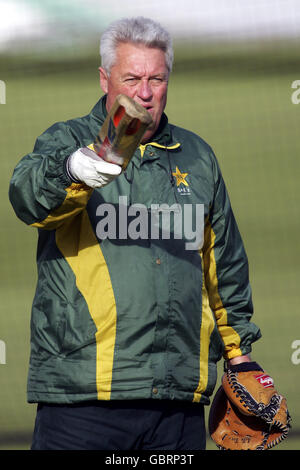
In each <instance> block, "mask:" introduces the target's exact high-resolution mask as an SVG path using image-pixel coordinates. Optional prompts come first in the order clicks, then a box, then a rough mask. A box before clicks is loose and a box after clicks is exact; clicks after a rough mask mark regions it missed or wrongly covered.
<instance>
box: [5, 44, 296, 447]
mask: <svg viewBox="0 0 300 470" xmlns="http://www.w3.org/2000/svg"><path fill="white" fill-rule="evenodd" d="M224 49H225V52H224ZM242 52H243V51H242ZM0 65H1V61H0ZM0 75H1V76H0V79H1V80H4V81H5V82H6V92H7V95H6V104H5V105H0V122H1V136H0V148H1V161H0V165H1V167H0V191H1V197H0V211H1V218H2V223H1V227H0V246H1V252H0V289H1V299H2V301H1V307H0V308H1V314H0V340H2V341H4V342H5V346H6V363H5V364H0V383H1V387H0V449H24V448H25V449H27V448H28V447H29V443H30V436H31V432H32V428H33V422H34V414H35V406H34V405H28V404H27V403H26V379H27V367H28V356H29V326H30V308H31V302H32V298H33V294H34V289H35V282H36V269H35V249H36V240H37V235H36V232H35V231H34V230H33V229H31V228H28V227H26V226H25V225H23V224H22V223H21V222H20V221H19V220H17V219H16V217H15V215H14V213H13V211H12V208H11V207H10V205H9V201H8V197H7V192H8V184H9V179H10V177H11V174H12V171H13V168H14V166H15V164H16V163H17V162H18V161H19V159H20V158H21V157H22V156H23V155H25V154H26V153H28V152H29V151H31V150H32V147H33V144H34V141H35V138H36V137H37V136H38V135H39V134H40V133H42V132H43V131H44V130H45V129H46V128H47V127H48V126H50V125H51V124H52V123H53V122H55V121H59V120H64V119H68V118H72V117H76V116H80V115H83V114H86V113H87V112H89V110H90V109H91V108H92V106H93V105H94V103H95V102H96V101H97V99H98V97H99V96H100V94H101V91H100V89H99V85H98V76H97V64H96V62H93V61H90V62H88V61H85V62H84V61H78V63H73V62H71V61H70V62H68V63H67V64H65V67H64V66H63V64H62V63H61V61H60V62H59V63H58V62H57V63H56V62H55V61H54V60H52V61H49V62H47V63H46V64H45V63H44V62H39V63H38V64H36V63H35V62H34V61H33V60H32V58H31V59H30V60H29V59H28V61H27V62H26V60H25V59H23V62H22V61H21V62H20V58H15V59H9V60H8V59H7V58H6V59H5V60H3V61H2V67H1V68H0ZM297 79H300V67H299V61H298V59H297V55H296V52H295V51H294V49H293V48H289V47H287V48H286V49H284V48H278V47H277V46H275V47H273V48H271V49H268V50H267V51H265V53H263V52H261V50H260V49H254V50H250V51H248V55H246V56H245V55H243V54H242V53H241V51H238V52H235V51H234V52H233V53H231V54H229V53H228V52H226V48H224V46H223V47H222V48H221V49H216V50H214V51H212V53H211V55H210V54H209V51H207V50H205V51H203V50H202V51H199V49H196V50H190V52H189V54H188V57H185V59H184V60H183V59H182V55H181V53H180V51H179V60H178V62H177V64H175V68H174V74H173V76H172V78H171V81H170V87H169V100H168V105H167V110H166V111H167V114H168V116H169V120H170V121H171V122H173V123H174V124H177V125H180V126H182V127H187V128H189V129H191V130H193V131H195V132H196V133H198V134H199V135H201V136H202V137H203V138H204V139H205V140H207V141H208V142H209V144H210V145H211V146H212V147H213V148H214V150H215V153H216V155H217V157H218V159H219V162H220V165H221V168H222V171H223V175H224V178H225V181H226V183H227V187H228V190H229V193H230V196H231V202H232V206H233V209H234V212H235V215H236V218H237V220H238V223H239V227H240V230H241V233H242V236H243V239H244V242H245V246H246V250H247V253H248V258H249V263H250V275H251V282H252V289H253V300H254V306H255V314H254V318H253V321H254V322H255V323H257V324H258V325H259V326H260V327H261V330H262V334H263V337H262V339H261V340H260V341H259V342H257V343H256V344H255V345H254V349H253V358H254V359H256V360H257V361H258V362H260V363H261V365H263V366H264V368H265V369H266V370H267V371H268V373H269V374H270V375H272V376H273V378H275V383H276V386H277V388H278V389H279V391H280V392H281V393H282V394H284V395H286V396H287V398H288V404H289V409H290V412H291V414H292V417H293V429H292V431H291V434H290V438H289V439H288V440H286V441H285V442H284V443H282V444H281V445H280V446H278V447H276V448H275V449H276V450H277V449H278V450H284V449H300V406H299V403H298V400H299V385H300V364H298V365H297V364H294V363H293V362H292V359H291V357H292V353H293V349H292V346H291V345H292V342H293V341H294V340H300V327H299V280H300V279H299V265H300V250H299V231H300V218H299V203H300V200H299V189H298V180H299V171H300V139H299V129H300V126H299V123H300V104H299V105H295V104H293V103H292V101H291V93H292V89H291V84H292V82H293V81H294V80H297ZM221 366H222V365H221V364H220V374H221ZM208 449H214V445H213V443H211V441H210V440H209V441H208Z"/></svg>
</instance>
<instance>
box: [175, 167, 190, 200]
mask: <svg viewBox="0 0 300 470" xmlns="http://www.w3.org/2000/svg"><path fill="white" fill-rule="evenodd" d="M172 175H173V176H175V178H176V188H177V191H178V192H179V194H181V195H183V196H185V195H189V194H190V193H191V190H190V187H189V183H188V182H187V181H186V177H187V176H188V173H184V172H181V171H180V169H179V168H178V166H176V171H174V172H173V173H172Z"/></svg>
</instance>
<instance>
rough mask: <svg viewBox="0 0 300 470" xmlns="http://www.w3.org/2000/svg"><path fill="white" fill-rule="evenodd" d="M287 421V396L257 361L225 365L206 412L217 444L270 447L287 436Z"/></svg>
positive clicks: (225, 447) (212, 435)
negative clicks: (278, 388)
mask: <svg viewBox="0 0 300 470" xmlns="http://www.w3.org/2000/svg"><path fill="white" fill-rule="evenodd" d="M290 423H291V417H290V414H289V412H288V409H287V403H286V399H285V398H284V397H283V396H282V395H279V393H278V392H277V391H276V389H275V387H274V383H273V379H272V378H271V377H270V376H269V375H268V374H266V372H265V371H264V370H263V369H262V368H261V367H260V366H259V365H258V364H257V363H256V362H244V363H241V364H238V365H231V366H228V368H227V369H226V370H225V373H224V375H223V377H222V385H221V387H220V388H219V390H218V391H217V393H216V395H215V398H214V400H213V403H212V406H211V409H210V415H209V431H210V435H211V437H212V439H213V440H214V441H215V443H216V444H217V446H218V447H219V448H221V449H231V450H265V449H270V448H272V447H274V446H275V445H277V444H279V443H280V442H281V441H282V440H283V439H285V438H286V437H287V435H288V432H289V429H290V427H291V424H290Z"/></svg>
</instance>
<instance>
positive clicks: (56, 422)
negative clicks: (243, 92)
mask: <svg viewBox="0 0 300 470" xmlns="http://www.w3.org/2000/svg"><path fill="white" fill-rule="evenodd" d="M101 56H102V64H101V67H100V69H99V70H100V83H101V87H102V89H103V91H104V96H103V97H102V98H101V99H100V100H99V102H98V103H97V104H96V105H95V107H94V108H93V110H92V111H91V112H90V113H89V114H88V115H87V116H84V117H82V118H77V119H73V120H69V121H67V122H60V123H57V124H55V125H53V126H52V127H50V128H49V129H48V130H47V131H46V132H45V133H43V134H42V135H41V136H40V137H39V138H38V139H37V141H36V144H35V147H34V149H33V152H32V153H30V154H29V155H27V156H25V157H24V158H23V159H22V160H21V162H20V163H19V164H18V165H17V167H16V169H15V172H14V175H13V178H12V181H11V186H10V198H11V202H12V204H13V207H14V209H15V211H16V213H17V215H18V216H19V217H20V218H21V219H22V220H23V221H24V222H26V223H27V224H28V225H31V226H33V227H36V228H38V230H39V243H38V253H37V263H38V285H37V291H36V296H35V298H34V302H33V308H32V321H31V328H32V330H31V357H30V368H29V378H28V401H29V402H30V403H38V411H37V418H36V426H35V432H34V439H33V445H32V448H33V449H104V450H116V449H119V450H122V449H124V450H129V449H149V450H150V449H152V450H154V449H155V450H159V449H170V450H177V449H184V450H191V449H194V450H196V449H204V448H205V423H204V405H207V404H209V397H210V396H211V394H212V392H213V390H214V387H215V383H216V363H217V361H219V360H220V359H221V357H222V356H223V357H224V358H225V360H226V361H227V362H228V363H229V364H231V363H239V362H243V361H250V358H249V353H250V351H251V345H252V343H253V342H254V341H255V340H257V339H258V338H259V337H260V332H259V329H258V328H257V327H256V326H255V325H254V324H253V323H252V322H251V321H250V319H251V316H252V301H251V289H250V286H249V280H248V264H247V258H246V254H245V251H244V248H243V244H242V240H241V238H240V234H239V231H238V228H237V225H236V222H235V219H234V216H233V214H232V210H231V207H230V202H229V198H228V195H227V192H226V189H225V185H224V181H223V179H222V175H221V173H220V170H219V166H218V163H217V160H216V158H215V156H214V153H213V151H212V149H211V147H210V146H209V145H208V144H206V143H205V142H204V141H203V140H202V139H201V138H200V137H198V136H197V135H195V134H193V133H191V132H189V131H187V130H185V129H182V128H179V127H177V126H174V125H171V124H169V123H168V119H167V116H166V115H165V114H164V109H165V106H166V101H167V89H168V79H169V75H170V73H171V69H172V60H173V50H172V43H171V39H170V37H169V34H168V33H167V32H166V31H165V30H164V29H163V28H162V27H161V26H160V25H159V24H157V23H156V22H154V21H152V20H149V19H145V18H132V19H124V20H121V21H118V22H116V23H113V24H112V25H110V27H109V28H108V29H107V30H106V31H105V32H104V34H103V36H102V39H101ZM119 93H123V94H125V95H128V96H130V97H132V98H133V99H134V100H135V101H136V102H138V103H139V104H141V105H142V106H144V107H145V108H146V109H147V110H148V112H149V113H150V114H151V116H152V118H153V125H152V127H151V128H149V129H148V130H147V132H146V133H145V135H144V138H143V141H142V143H141V145H140V147H139V148H138V150H137V151H136V152H135V154H134V156H133V158H132V160H131V162H130V164H129V166H128V167H127V169H126V172H122V171H121V167H120V166H119V165H118V164H117V163H120V161H119V160H118V158H117V156H116V161H115V162H116V163H107V162H105V161H101V159H99V158H98V157H97V158H96V157H95V154H94V151H93V142H94V140H95V136H96V135H97V133H98V131H99V128H100V127H101V125H102V123H103V121H104V119H105V116H106V115H107V111H109V110H110V108H111V106H112V105H113V103H114V101H115V97H116V96H117V95H118V94H119ZM179 120H180V116H179V117H178V121H179ZM120 198H122V204H123V202H124V201H127V203H128V206H126V205H125V206H122V207H121V203H120ZM174 204H176V205H177V206H179V207H180V208H181V209H182V211H184V210H185V208H186V206H189V208H190V207H193V208H195V207H198V206H201V207H202V208H203V212H202V213H201V214H202V215H201V218H202V221H205V227H204V241H203V243H202V244H201V245H200V246H198V247H197V249H195V248H194V249H187V244H186V242H187V241H188V240H187V237H186V232H184V233H182V234H181V237H178V233H177V234H176V236H175V234H174V233H173V235H174V236H173V237H172V236H170V237H165V236H163V234H162V233H161V232H160V236H159V237H157V236H156V237H153V236H151V233H148V236H147V237H145V236H140V237H138V230H137V228H136V231H135V235H136V236H135V237H130V236H128V233H126V234H125V236H124V233H122V234H120V231H118V230H116V231H115V236H114V237H113V236H110V237H109V236H103V230H102V231H101V230H99V226H100V225H101V221H102V222H103V220H104V215H105V210H109V209H108V208H112V209H113V211H114V214H115V215H116V222H117V224H119V223H121V222H120V220H121V216H122V217H123V219H124V217H125V216H124V207H125V209H126V211H127V212H126V217H125V220H126V221H127V224H130V222H131V220H132V217H131V216H132V212H130V209H131V208H132V207H137V205H139V207H140V206H143V207H146V208H147V210H149V212H148V214H149V215H150V212H151V208H152V207H153V206H155V207H157V206H159V205H164V207H173V205H174ZM104 209H105V210H104ZM122 214H123V215H122ZM130 214H131V216H130ZM191 217H192V218H193V217H195V215H193V214H192V215H191ZM198 220H199V217H198V215H197V213H196V219H195V218H193V221H194V222H197V221H198ZM160 223H161V222H160ZM203 223H204V222H203ZM99 224H100V225H99ZM103 226H104V225H103V224H102V228H103ZM171 227H173V229H174V226H172V223H171ZM160 228H161V227H160ZM171 232H172V230H171ZM101 233H102V235H101ZM140 233H143V235H144V234H145V233H144V232H142V230H141V231H140ZM171 235H172V234H171Z"/></svg>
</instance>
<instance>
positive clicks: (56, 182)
mask: <svg viewBox="0 0 300 470" xmlns="http://www.w3.org/2000/svg"><path fill="white" fill-rule="evenodd" d="M79 147H80V144H79V142H77V141H76V138H75V137H74V136H73V135H72V133H71V131H70V129H69V126H68V124H67V123H64V122H61V123H57V124H54V125H53V126H52V127H50V128H49V129H48V130H46V131H45V132H44V133H43V134H42V135H41V136H40V137H38V139H37V140H36V143H35V146H34V149H33V152H32V153H29V154H28V155H26V156H25V157H23V158H22V160H21V161H20V162H19V163H18V165H17V166H16V168H15V170H14V172H13V176H12V179H11V181H10V186H9V198H10V201H11V204H12V206H13V208H14V210H15V213H16V215H17V216H18V217H19V218H20V219H21V220H22V221H23V222H25V223H26V224H28V225H32V226H34V227H37V228H41V229H48V230H52V229H55V228H57V227H58V226H59V225H61V224H62V223H64V221H65V220H66V219H67V218H69V217H72V216H74V215H76V214H77V213H79V212H80V211H81V210H83V209H84V208H85V206H86V204H87V202H88V199H89V197H90V195H91V193H92V189H91V188H89V187H87V186H85V185H84V184H75V183H72V181H71V180H70V178H69V176H68V175H67V172H66V169H65V161H66V159H67V157H68V156H69V155H70V154H71V153H73V152H74V151H75V150H77V148H79Z"/></svg>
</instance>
